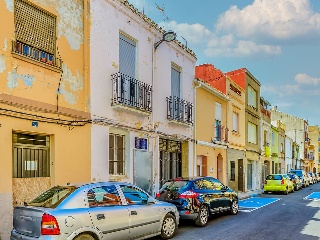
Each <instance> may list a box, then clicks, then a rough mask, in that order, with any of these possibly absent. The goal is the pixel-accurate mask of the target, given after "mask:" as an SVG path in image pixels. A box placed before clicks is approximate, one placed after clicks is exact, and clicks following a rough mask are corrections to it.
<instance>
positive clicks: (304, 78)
mask: <svg viewBox="0 0 320 240" xmlns="http://www.w3.org/2000/svg"><path fill="white" fill-rule="evenodd" d="M295 80H296V82H297V83H299V84H305V85H318V84H320V78H314V77H310V76H309V75H307V74H305V73H299V74H297V75H296V76H295Z"/></svg>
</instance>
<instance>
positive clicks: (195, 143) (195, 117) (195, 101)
mask: <svg viewBox="0 0 320 240" xmlns="http://www.w3.org/2000/svg"><path fill="white" fill-rule="evenodd" d="M193 82H194V83H195V84H197V86H195V88H194V91H193V94H194V95H193V99H194V109H195V111H194V125H193V126H194V127H193V139H194V141H193V166H192V167H193V173H192V174H193V176H196V175H197V173H196V169H197V168H196V166H197V152H196V150H197V147H196V146H197V131H196V128H197V124H196V123H197V112H196V111H197V89H198V88H199V87H201V85H202V83H201V82H199V81H198V80H197V79H194V81H193Z"/></svg>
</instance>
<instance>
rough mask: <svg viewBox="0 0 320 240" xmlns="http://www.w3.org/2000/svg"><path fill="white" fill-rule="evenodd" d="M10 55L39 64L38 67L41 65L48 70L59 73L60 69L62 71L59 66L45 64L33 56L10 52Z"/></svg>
mask: <svg viewBox="0 0 320 240" xmlns="http://www.w3.org/2000/svg"><path fill="white" fill-rule="evenodd" d="M12 56H13V57H14V58H17V59H20V60H23V61H26V62H28V63H31V64H34V65H37V66H40V67H43V68H46V69H49V70H51V71H54V72H57V73H61V71H62V69H61V68H59V67H55V66H53V65H49V64H46V63H44V62H40V61H37V60H35V59H33V58H29V57H27V56H24V55H21V54H19V53H15V52H12Z"/></svg>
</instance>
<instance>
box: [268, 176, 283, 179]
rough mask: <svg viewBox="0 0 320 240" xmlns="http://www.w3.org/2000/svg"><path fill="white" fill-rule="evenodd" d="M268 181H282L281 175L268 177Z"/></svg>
mask: <svg viewBox="0 0 320 240" xmlns="http://www.w3.org/2000/svg"><path fill="white" fill-rule="evenodd" d="M267 180H282V176H281V175H269V176H267Z"/></svg>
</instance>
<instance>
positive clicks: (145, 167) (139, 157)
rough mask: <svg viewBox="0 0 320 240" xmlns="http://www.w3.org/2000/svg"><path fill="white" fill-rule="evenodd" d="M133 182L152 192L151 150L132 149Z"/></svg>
mask: <svg viewBox="0 0 320 240" xmlns="http://www.w3.org/2000/svg"><path fill="white" fill-rule="evenodd" d="M133 169H134V170H133V171H134V175H133V176H134V184H135V185H137V186H138V187H140V188H142V189H143V190H145V191H146V192H147V193H149V194H151V193H152V184H153V182H152V152H147V151H142V150H134V168H133Z"/></svg>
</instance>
